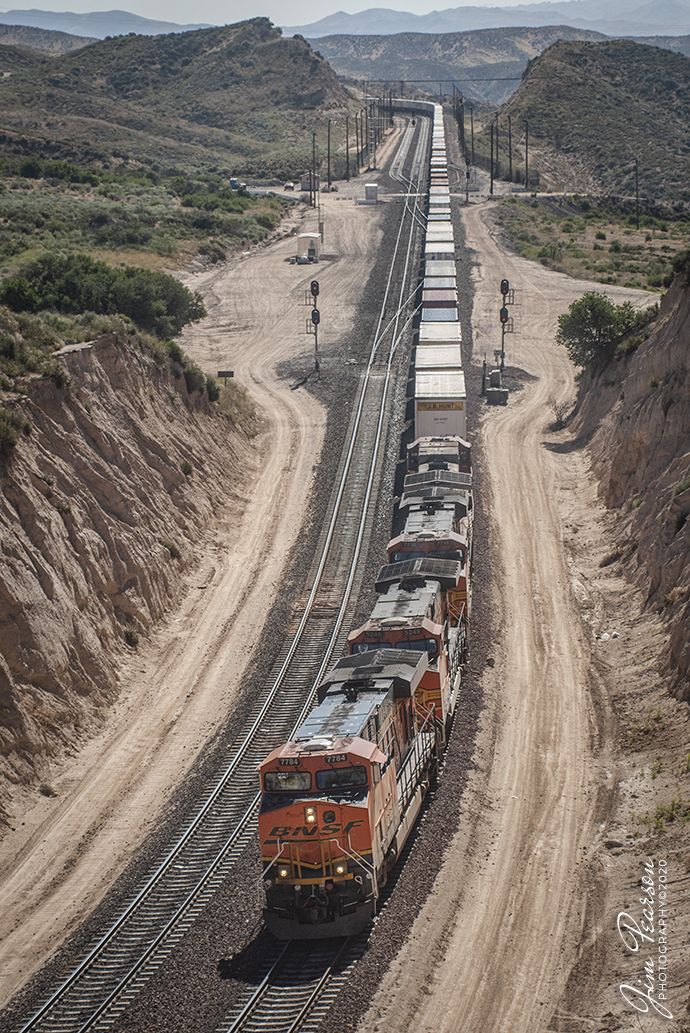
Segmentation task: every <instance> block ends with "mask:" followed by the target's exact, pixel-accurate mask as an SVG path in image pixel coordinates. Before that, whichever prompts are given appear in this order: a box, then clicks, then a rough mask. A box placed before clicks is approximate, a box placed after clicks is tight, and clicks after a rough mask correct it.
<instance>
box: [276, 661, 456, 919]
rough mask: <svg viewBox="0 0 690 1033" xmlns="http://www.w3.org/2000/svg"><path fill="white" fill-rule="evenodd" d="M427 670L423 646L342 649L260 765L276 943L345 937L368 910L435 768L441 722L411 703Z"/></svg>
mask: <svg viewBox="0 0 690 1033" xmlns="http://www.w3.org/2000/svg"><path fill="white" fill-rule="evenodd" d="M427 666H428V664H427V654H426V653H424V652H408V651H405V652H403V651H400V650H392V649H380V650H377V651H375V652H367V653H363V654H358V655H355V656H347V657H343V658H342V659H341V660H340V661H339V662H338V663H337V664H336V666H335V667H334V668H333V670H332V671H331V672H330V674H328V675H327V676H326V678H325V679H324V680H323V681H322V682H321V684H320V685H319V687H318V699H319V704H318V706H317V707H315V709H314V710H312V712H311V714H310V715H309V717H308V718H307V719H306V720H305V721H304V723H303V724H302V725H301V727H300V728H299V730H298V732H297V735H296V737H295V739H294V740H293V741H292V742H289V743H286V744H285V745H284V746H281V747H280V748H278V749H277V750H274V751H273V752H272V753H271V754H269V756H268V757H267V758H266V760H265V761H264V762H263V763H262V764H261V765H260V767H259V771H260V773H261V789H262V795H261V807H260V813H259V835H260V838H261V854H262V860H263V880H264V888H265V892H266V907H265V909H264V918H265V922H266V925H267V927H268V929H270V931H271V932H272V933H273V934H274V935H275V936H277V937H278V938H279V939H295V938H317V937H327V936H347V935H351V934H352V933H355V932H359V931H360V930H361V929H363V928H364V927H365V926H366V925H367V924H368V922H369V921H370V919H371V918H372V917H373V915H374V914H375V913H376V903H377V899H378V896H379V893H380V890H381V887H382V886H383V885H384V883H385V882H386V878H387V875H388V870H389V868H390V867H391V865H392V863H393V862H394V861H395V859H396V858H397V856H398V854H399V852H400V849H401V847H402V845H403V843H404V842H405V840H406V838H407V836H408V834H409V832H410V830H411V828H412V826H413V824H414V821H415V818H416V817H417V814H418V813H419V809H420V807H421V803H422V799H423V797H424V795H425V793H426V789H427V787H428V785H429V780H430V778H431V777H432V775H433V773H434V772H435V770H436V767H437V764H438V757H439V750H440V748H441V743H440V739H439V736H438V729H437V728H436V726H435V722H434V721H433V719H432V716H431V715H427V717H426V718H423V717H420V716H419V714H418V711H417V707H416V704H415V692H416V690H417V687H418V685H419V683H420V681H421V680H422V678H423V676H424V673H425V671H426V669H427Z"/></svg>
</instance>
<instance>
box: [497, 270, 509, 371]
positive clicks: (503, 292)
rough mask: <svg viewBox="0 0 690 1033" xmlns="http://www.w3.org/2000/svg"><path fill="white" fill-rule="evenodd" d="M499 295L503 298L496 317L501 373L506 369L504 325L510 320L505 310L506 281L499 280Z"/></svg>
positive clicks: (507, 288) (507, 297)
mask: <svg viewBox="0 0 690 1033" xmlns="http://www.w3.org/2000/svg"><path fill="white" fill-rule="evenodd" d="M501 295H502V296H503V305H502V306H501V311H500V312H499V314H498V317H499V319H500V320H501V367H500V368H501V372H503V370H504V369H505V368H506V347H505V339H506V324H507V323H508V320H509V319H510V315H509V313H508V309H507V308H506V305H508V304H509V303H510V300H509V299H510V284H509V283H508V281H507V280H501Z"/></svg>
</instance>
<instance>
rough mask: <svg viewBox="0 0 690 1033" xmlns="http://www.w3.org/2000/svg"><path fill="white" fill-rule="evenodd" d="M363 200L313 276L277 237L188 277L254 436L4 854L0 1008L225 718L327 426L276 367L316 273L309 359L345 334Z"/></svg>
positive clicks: (371, 238) (298, 329)
mask: <svg viewBox="0 0 690 1033" xmlns="http://www.w3.org/2000/svg"><path fill="white" fill-rule="evenodd" d="M395 135H396V137H397V135H398V134H397V133H396V134H395ZM392 142H393V141H392ZM363 194H364V184H363V181H361V180H360V181H356V182H353V183H352V184H351V185H350V187H349V188H345V187H344V185H343V184H341V189H340V191H339V193H338V194H333V195H329V196H324V199H323V202H322V208H321V215H320V217H321V220H322V221H323V222H324V226H325V241H326V244H325V251H326V252H327V254H328V255H329V256H331V257H330V258H329V259H328V260H327V261H324V262H322V263H321V264H320V265H319V266H309V267H303V266H293V265H290V264H288V263H287V262H286V261H285V259H286V258H287V257H288V256H289V255H291V254H294V253H295V239H294V237H292V236H288V237H287V238H286V239H282V240H279V241H278V242H276V243H273V244H272V245H270V246H266V247H262V248H255V249H253V250H252V251H251V253H249V254H247V255H246V256H244V257H242V258H237V259H235V260H234V261H231V262H229V263H228V264H223V265H222V266H220V267H215V268H212V269H211V270H210V271H206V272H203V273H199V274H197V275H194V276H189V277H187V278H186V282H187V283H188V284H189V285H190V286H192V287H193V288H194V289H195V290H200V291H202V293H203V294H204V297H205V300H206V307H207V310H208V312H209V315H208V318H206V319H205V320H204V321H203V322H202V323H200V324H198V325H197V326H195V327H194V328H193V329H192V330H191V331H189V332H188V333H187V335H186V336H185V337H184V338H183V339H182V340H181V343H182V346H183V347H184V348H185V350H186V351H187V352H188V353H189V354H190V355H191V356H192V358H193V359H194V360H195V361H196V362H197V364H198V365H200V366H201V367H202V368H203V369H204V370H205V371H207V372H213V373H215V372H217V371H218V370H219V369H227V368H231V369H234V371H235V377H236V380H237V382H238V383H239V384H240V385H242V386H243V387H246V388H247V389H248V390H249V392H250V394H251V396H252V399H253V401H254V403H255V404H256V406H257V408H258V410H259V413H260V414H261V416H262V432H261V434H260V435H259V436H258V438H257V439H255V441H254V442H253V443H252V444H251V445H248V447H247V451H246V468H245V474H246V476H245V478H244V480H243V481H242V483H240V484H236V485H229V486H228V501H227V507H226V509H225V510H224V512H222V513H219V514H218V526H217V528H216V529H215V530H214V532H213V533H209V536H208V540H207V543H206V544H207V549H206V552H205V555H204V556H203V558H202V559H201V561H200V564H199V567H198V569H197V570H195V571H194V572H193V574H192V575H191V576H190V583H189V591H188V595H187V598H186V600H185V602H184V605H183V606H182V608H181V610H180V611H179V612H177V613H173V614H170V616H169V618H168V620H167V623H166V624H165V625H164V626H163V627H162V628H161V629H159V631H158V633H157V634H156V635H154V636H153V637H152V639H151V641H150V642H147V643H142V644H141V646H140V650H139V653H138V654H137V656H136V657H135V658H134V659H133V660H132V663H131V665H130V667H129V669H128V670H126V671H124V672H122V678H121V693H120V698H119V701H118V704H117V706H116V707H115V708H114V711H113V713H112V715H111V716H110V719H109V720H108V721H107V723H106V725H105V726H104V728H103V731H102V734H100V735H99V736H98V737H97V738H96V739H95V740H93V741H92V742H90V743H89V744H88V745H87V746H85V747H84V748H83V749H82V750H81V751H80V753H79V754H78V755H77V756H76V757H74V758H73V759H71V760H70V761H67V762H66V763H65V764H64V765H63V766H62V768H61V769H60V770H56V771H55V772H54V776H53V778H52V783H51V784H52V788H53V791H54V793H55V796H53V797H51V798H46V797H42V796H38V797H37V799H36V801H35V802H34V804H33V805H32V806H31V807H30V808H29V809H27V811H26V813H24V814H22V815H21V821H20V820H17V821H16V825H17V828H16V830H15V832H14V833H13V834H12V836H6V837H5V839H4V840H3V842H2V843H1V844H0V872H2V875H1V876H0V894H1V896H2V900H3V907H2V909H0V1007H2V1006H3V1005H4V1004H6V1003H7V1002H8V1001H9V1000H10V998H11V997H12V996H13V995H14V994H15V993H16V992H17V991H18V990H19V989H20V987H22V986H23V985H24V984H25V983H26V981H27V980H28V979H29V978H30V977H31V976H32V975H33V974H34V973H35V972H36V971H37V970H38V969H39V968H40V967H41V966H42V965H43V964H44V963H45V961H46V959H47V958H48V957H49V956H50V955H51V954H52V952H53V951H54V950H55V949H56V947H58V946H59V944H60V943H61V942H62V941H63V940H64V938H65V936H66V935H68V934H69V933H70V932H71V931H73V930H74V929H75V928H76V927H77V926H78V924H79V923H80V922H81V921H82V920H83V918H84V917H85V916H86V915H87V914H88V913H89V912H90V911H91V910H92V908H93V907H94V906H95V905H96V904H97V903H98V902H99V901H100V900H101V899H102V898H103V897H104V896H105V894H106V893H107V891H108V889H109V887H110V886H111V885H112V884H113V883H114V881H115V879H116V878H117V877H118V875H119V874H120V873H121V871H122V870H123V869H124V867H125V866H126V865H127V863H128V862H129V860H130V859H131V856H132V854H133V852H134V851H135V850H136V848H137V847H138V846H139V845H140V844H141V843H142V842H143V840H144V838H145V836H146V835H147V834H148V833H149V832H150V831H151V830H152V829H154V828H155V827H156V823H157V821H158V820H159V815H160V813H161V810H162V808H163V806H164V804H165V802H166V801H167V800H168V799H169V797H170V795H171V793H172V791H173V789H174V788H175V787H176V786H177V785H179V784H180V782H181V781H182V780H183V779H184V777H185V774H186V773H187V772H188V771H189V770H190V768H191V766H192V764H193V763H194V761H195V760H196V758H197V757H198V755H199V753H200V752H201V751H202V749H203V747H204V745H205V744H206V743H207V742H208V740H209V738H210V737H212V736H213V735H214V733H215V732H217V731H218V729H219V728H221V727H222V726H223V725H224V723H225V722H226V721H227V719H228V715H229V714H230V713H232V708H233V705H234V703H235V701H236V699H237V695H238V691H239V689H240V687H241V684H242V679H243V676H244V674H245V671H246V669H247V666H248V664H249V662H250V661H251V660H252V658H253V655H254V650H255V648H256V646H257V643H258V641H259V638H260V633H261V630H262V628H263V626H264V623H265V621H266V620H267V619H268V618H269V616H270V613H271V608H272V606H273V604H274V603H275V600H276V597H277V594H278V592H279V591H280V584H281V575H282V572H283V570H284V568H285V564H286V561H287V559H288V556H289V554H290V551H291V549H292V547H293V546H294V544H295V542H296V539H297V536H298V535H299V532H300V528H301V527H302V525H303V523H304V520H305V518H306V515H307V507H308V503H309V492H310V489H311V486H312V483H313V476H314V468H315V463H317V462H318V459H319V452H320V449H321V446H322V442H323V437H324V430H325V425H326V414H325V411H324V409H323V408H322V406H321V405H320V404H319V403H318V402H317V401H316V399H315V398H314V397H313V395H311V394H309V393H308V392H307V391H293V390H291V385H290V384H289V383H288V382H287V381H284V380H280V379H279V377H278V376H277V374H276V369H275V367H276V365H277V364H278V363H280V362H281V361H283V360H287V359H294V358H295V357H296V356H300V355H302V354H304V353H307V354H308V353H309V352H310V351H311V350H312V349H313V338H310V337H307V336H306V335H305V333H304V325H305V318H306V316H307V314H308V309H307V308H306V307H305V305H304V295H305V292H306V290H307V288H308V285H309V282H310V280H311V279H312V278H313V277H314V276H315V270H316V272H317V273H318V277H319V280H320V282H321V285H322V294H321V299H323V301H322V311H323V316H324V333H323V334H322V344H321V347H322V348H323V349H324V350H325V351H327V348H328V340H329V337H328V334H329V333H332V334H335V335H338V336H341V337H342V336H345V335H347V333H348V331H349V330H350V329H351V327H352V323H353V320H354V315H355V309H356V305H357V303H358V301H359V299H360V295H361V288H362V285H363V284H364V283H366V279H367V276H368V274H369V271H370V269H371V267H372V265H373V263H374V261H375V260H376V257H377V249H378V246H379V244H380V240H381V229H380V226H381V216H382V209H379V210H376V209H372V208H365V207H356V206H355V205H354V202H353V198H354V197H355V195H361V196H363ZM292 223H293V224H294V226H295V228H296V229H297V230H298V231H302V230H306V229H309V230H311V229H315V228H316V224H317V214H316V213H315V212H314V211H305V209H304V207H303V206H300V208H299V209H298V212H297V215H296V216H295V217H294V218H293V220H292ZM290 228H291V225H290V222H288V225H287V226H284V227H282V228H281V230H282V232H286V230H287V231H289V230H290ZM326 328H327V329H326Z"/></svg>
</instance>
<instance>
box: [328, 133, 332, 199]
mask: <svg viewBox="0 0 690 1033" xmlns="http://www.w3.org/2000/svg"><path fill="white" fill-rule="evenodd" d="M330 189H331V120H330V118H329V119H328V190H329V193H330Z"/></svg>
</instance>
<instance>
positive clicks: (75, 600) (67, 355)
mask: <svg viewBox="0 0 690 1033" xmlns="http://www.w3.org/2000/svg"><path fill="white" fill-rule="evenodd" d="M59 354H60V361H61V362H62V363H63V364H64V366H65V368H66V371H67V373H68V375H69V377H70V379H71V383H70V384H69V385H68V386H66V387H60V386H57V385H56V383H55V382H54V381H53V380H52V379H50V378H48V377H37V378H33V379H31V380H29V381H28V383H27V394H26V395H25V396H24V397H23V398H22V399H21V401H20V402H19V403H18V408H19V410H20V411H21V413H22V415H23V416H24V417H25V418H26V419H27V420H28V421H29V422H30V425H31V431H30V433H28V434H24V435H21V436H20V440H19V441H18V443H17V446H16V447H15V448H14V449H12V450H11V452H10V453H9V454H8V453H5V456H4V457H3V459H2V461H1V462H0V487H1V490H0V541H1V545H0V550H1V554H0V600H1V605H0V707H1V708H2V722H1V723H0V813H2V811H3V810H4V809H5V808H6V807H7V804H8V802H9V800H10V799H11V796H12V793H13V788H12V787H13V786H14V787H18V786H23V785H29V784H32V783H36V782H40V780H41V779H43V778H44V777H46V776H45V773H46V771H47V770H48V762H49V761H50V760H51V759H55V758H57V757H59V756H61V755H62V754H63V753H64V752H65V751H70V749H71V748H72V747H74V746H75V745H76V744H77V743H78V742H79V741H80V740H82V739H83V737H84V735H85V734H91V733H93V731H94V730H95V728H96V727H98V725H99V723H100V720H101V718H102V716H103V713H104V710H105V708H106V706H107V705H109V704H110V703H112V701H113V699H114V697H115V695H116V692H117V680H118V676H117V669H116V664H117V658H118V656H119V655H122V653H125V652H127V651H128V650H131V649H132V648H133V647H134V646H135V645H136V638H137V636H138V635H139V634H140V633H143V632H145V631H146V629H147V628H149V627H150V626H151V625H152V623H153V622H155V621H156V620H157V619H158V618H159V617H160V616H161V615H162V614H163V613H164V611H165V610H166V609H167V608H168V607H169V606H170V605H171V602H174V601H175V600H176V599H178V598H179V595H180V592H181V590H182V586H183V583H184V572H185V570H186V569H187V568H189V566H190V565H191V564H193V563H194V557H195V553H194V549H195V545H196V544H197V543H198V541H199V539H200V537H201V536H202V535H203V533H204V531H205V530H206V529H207V528H208V527H209V525H210V524H211V522H212V521H213V518H214V513H215V512H216V510H217V508H218V506H219V504H220V501H221V499H225V498H227V494H228V487H227V479H228V476H229V475H230V474H231V473H235V476H236V472H237V468H238V467H239V465H240V464H239V456H240V455H241V453H242V450H243V448H244V449H246V442H247V437H246V435H245V434H244V433H243V432H242V431H240V430H237V429H235V428H234V427H233V425H232V422H231V420H230V419H229V418H228V417H227V416H225V415H224V414H223V413H221V412H219V411H217V409H216V407H214V406H211V404H210V403H209V401H208V396H207V395H206V394H200V393H199V392H198V391H197V392H194V393H192V394H190V393H189V392H188V391H187V386H186V383H185V379H184V377H182V376H180V377H179V378H175V377H174V376H173V375H171V373H170V371H169V370H167V369H161V368H159V367H158V366H156V364H155V363H154V362H153V361H152V360H150V359H149V358H148V357H146V356H145V355H144V354H142V353H141V352H140V351H138V350H137V349H136V348H135V347H133V346H132V345H131V344H130V343H128V342H127V341H126V339H124V338H119V337H118V336H116V335H115V334H108V335H106V336H104V337H101V338H99V339H98V340H96V341H95V342H93V343H92V344H89V345H78V346H74V347H73V348H71V349H65V350H63V352H62V353H59ZM6 404H7V403H6ZM44 792H45V793H49V792H50V788H49V786H46V787H44Z"/></svg>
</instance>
